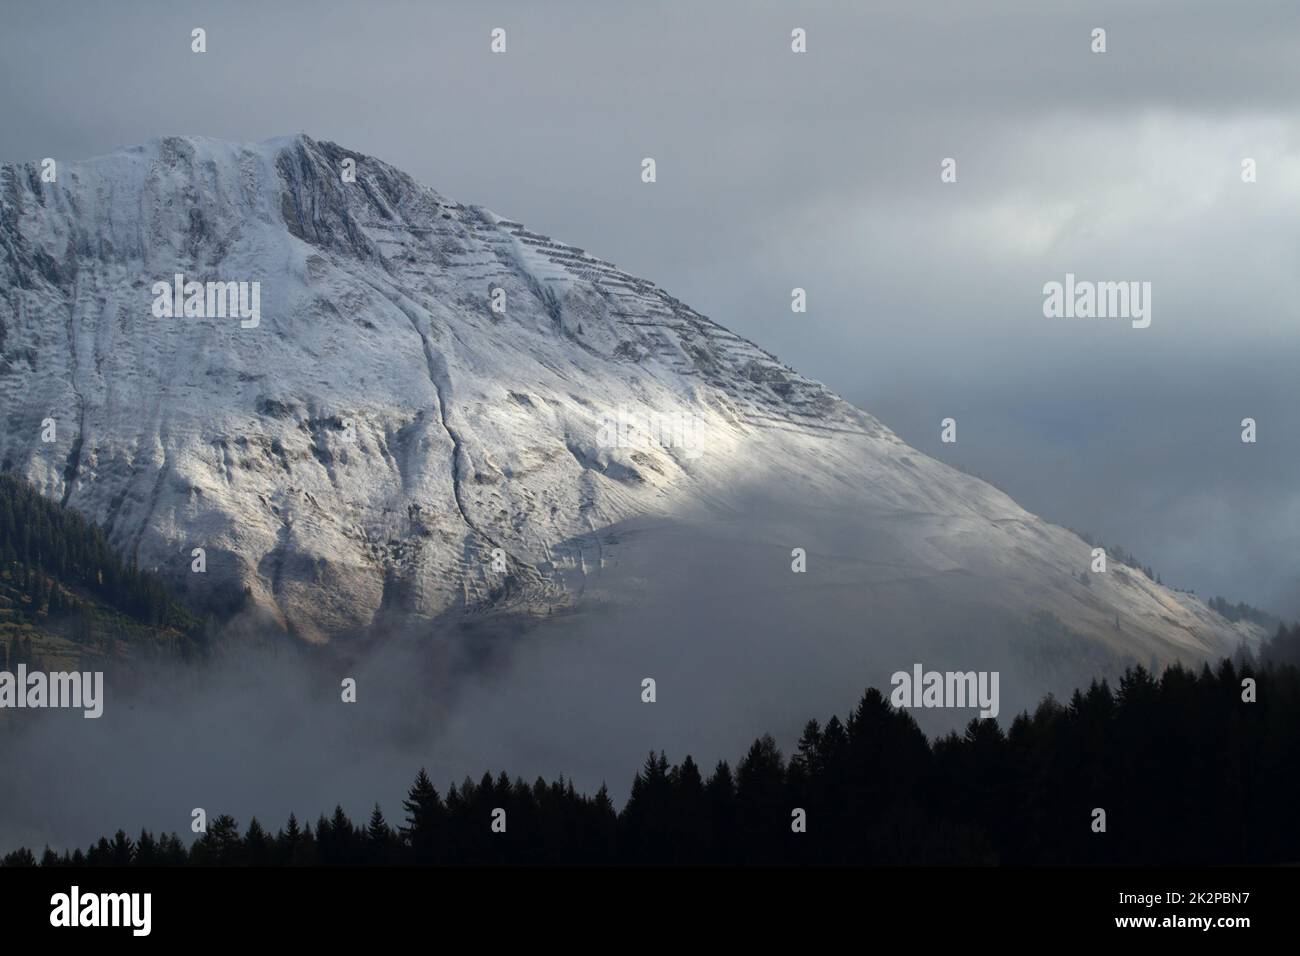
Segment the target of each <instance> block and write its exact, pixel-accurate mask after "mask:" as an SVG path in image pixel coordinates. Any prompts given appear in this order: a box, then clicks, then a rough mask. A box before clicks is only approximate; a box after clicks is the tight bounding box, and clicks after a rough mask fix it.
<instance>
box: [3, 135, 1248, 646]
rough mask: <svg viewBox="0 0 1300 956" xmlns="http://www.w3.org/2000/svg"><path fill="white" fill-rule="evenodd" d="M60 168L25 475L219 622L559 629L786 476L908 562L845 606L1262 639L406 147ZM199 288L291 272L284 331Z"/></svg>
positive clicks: (18, 252)
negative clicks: (210, 309)
mask: <svg viewBox="0 0 1300 956" xmlns="http://www.w3.org/2000/svg"><path fill="white" fill-rule="evenodd" d="M345 157H352V158H354V159H356V161H357V181H356V182H355V183H345V182H343V181H342V178H341V176H340V168H341V162H342V160H343V159H344V158H345ZM38 173H39V169H38V167H37V166H36V165H35V164H27V165H20V166H5V167H3V169H2V170H0V188H2V189H3V203H2V205H0V280H2V282H0V288H2V290H3V291H2V292H0V323H2V324H0V402H2V403H3V408H4V427H3V432H2V434H0V463H3V465H4V467H6V468H12V469H15V470H17V471H19V472H21V473H23V474H25V475H26V476H27V477H28V478H29V479H30V480H32V481H33V482H34V483H35V484H36V485H38V486H39V487H40V488H41V490H42V491H43V492H44V493H45V494H47V495H49V496H51V497H54V498H59V499H66V500H67V501H68V503H69V504H71V505H73V506H75V507H77V508H79V509H81V510H82V511H84V512H85V513H87V514H88V515H90V516H91V517H92V518H94V519H95V520H96V521H98V522H100V523H102V524H103V525H104V526H105V527H106V528H107V529H108V530H109V533H110V537H111V540H112V542H113V543H114V545H115V546H116V547H118V548H120V549H121V550H122V551H123V552H125V553H127V554H128V555H132V556H135V557H136V558H137V559H138V561H139V562H140V564H141V565H143V566H148V567H155V568H158V569H160V570H162V571H163V572H164V573H167V574H169V575H170V576H172V577H173V579H174V580H176V581H177V582H178V584H179V585H181V586H182V587H185V588H186V590H187V592H188V594H189V596H190V597H191V599H193V600H195V601H197V602H200V603H201V602H203V601H204V600H209V601H217V600H221V601H229V600H230V596H231V595H232V594H238V593H240V592H242V590H243V589H244V588H247V589H248V590H249V592H250V593H251V596H252V599H253V601H254V603H255V605H256V606H257V607H259V608H261V609H262V610H264V611H265V612H266V613H267V614H269V615H270V616H272V617H274V618H275V619H276V620H278V621H279V622H280V623H281V624H283V625H285V626H291V628H292V630H293V632H294V633H295V634H297V635H298V636H300V637H303V638H305V639H307V640H312V641H325V640H329V639H331V638H336V637H339V636H341V635H347V634H352V633H356V632H359V631H361V630H363V629H365V628H366V627H368V626H370V625H371V624H372V623H373V622H374V621H375V620H376V618H377V616H378V615H381V614H382V613H384V612H387V611H388V610H400V611H403V612H408V613H410V614H414V615H418V616H423V617H427V618H429V619H431V620H432V619H437V618H439V617H442V616H446V615H451V616H455V615H460V614H465V613H478V612H482V611H483V610H485V609H487V608H500V607H503V606H505V607H511V608H514V609H522V610H526V611H530V612H535V613H545V612H546V611H548V610H551V609H555V608H559V607H564V606H566V605H570V604H572V603H573V602H574V601H576V600H578V595H579V593H580V592H581V590H582V587H583V584H582V577H583V573H584V571H583V569H584V568H585V571H586V573H587V574H599V567H600V562H599V561H597V562H595V563H594V564H593V562H592V560H591V554H592V553H593V544H598V542H599V532H600V531H601V529H607V528H610V527H612V526H615V525H618V524H619V523H621V522H627V521H629V520H632V519H636V520H637V521H639V522H642V523H645V522H651V523H653V521H654V520H655V519H656V518H662V519H663V520H664V521H665V522H669V521H677V520H680V519H681V518H682V517H683V516H684V515H690V516H691V520H692V521H694V522H701V523H708V522H709V521H710V520H717V521H718V522H723V523H725V522H727V521H729V520H731V517H732V516H733V515H734V513H735V511H736V509H737V508H738V507H741V503H740V498H739V494H740V489H742V488H747V487H749V486H751V485H752V484H753V483H754V481H756V480H759V481H761V483H762V484H763V486H764V487H765V488H767V489H769V490H771V489H777V490H781V489H784V490H785V491H784V493H786V494H788V495H789V496H790V498H791V500H792V501H797V502H798V503H799V505H800V506H801V507H808V508H813V509H816V510H818V511H819V512H820V513H827V512H830V513H835V512H842V513H843V514H844V515H845V516H846V517H847V516H849V515H851V516H852V517H853V520H854V522H858V523H865V527H866V528H867V529H868V531H867V532H864V534H867V533H868V532H869V537H870V538H871V540H872V541H876V542H879V543H880V544H879V545H878V546H879V547H881V548H882V549H883V550H882V553H881V554H874V553H860V554H851V553H850V554H845V555H842V556H841V557H842V559H837V560H836V561H826V560H823V561H820V562H819V568H820V569H822V570H823V572H824V573H826V574H827V575H829V576H830V577H831V578H833V579H836V580H839V581H840V582H841V583H842V584H843V585H844V586H845V587H853V586H855V585H861V584H863V583H864V582H867V581H871V580H885V579H887V578H888V577H889V575H891V574H893V575H898V576H901V577H905V578H906V579H907V580H909V581H920V582H924V586H925V587H929V588H933V589H935V591H936V593H938V592H939V591H942V590H943V589H945V588H950V587H951V586H952V584H951V582H952V581H953V580H954V576H960V577H962V578H963V580H965V581H967V582H972V581H973V582H975V585H974V586H969V585H968V584H967V585H963V587H964V588H967V589H968V590H969V591H970V593H972V594H977V595H979V599H980V600H982V601H986V602H988V603H989V604H990V605H993V606H997V607H1000V608H1006V609H1011V610H1014V611H1016V612H1017V613H1030V612H1034V611H1046V612H1050V613H1054V614H1057V615H1059V616H1060V617H1061V618H1062V619H1063V620H1065V621H1067V622H1068V623H1069V625H1070V627H1071V628H1073V629H1075V630H1077V631H1079V632H1080V633H1083V634H1085V635H1089V636H1092V637H1095V638H1096V639H1097V640H1100V641H1103V642H1105V643H1108V644H1110V645H1115V646H1117V647H1120V648H1122V649H1123V650H1124V651H1125V653H1129V654H1131V655H1135V656H1137V657H1138V659H1140V660H1142V661H1143V662H1144V663H1145V661H1146V659H1147V656H1148V655H1150V654H1155V655H1157V656H1159V657H1160V658H1161V659H1173V658H1175V657H1180V658H1182V659H1184V660H1190V659H1198V658H1200V657H1203V656H1206V655H1209V654H1213V653H1221V652H1228V651H1231V650H1233V649H1235V647H1236V646H1237V644H1238V643H1239V641H1240V640H1241V639H1242V638H1243V637H1247V638H1250V639H1254V638H1255V637H1256V636H1257V635H1255V634H1254V633H1253V632H1250V631H1249V629H1247V628H1245V627H1238V626H1233V625H1230V624H1229V623H1228V622H1226V621H1224V620H1223V619H1222V618H1220V617H1219V616H1218V615H1216V614H1214V613H1213V612H1211V611H1210V610H1209V609H1208V608H1206V607H1204V606H1203V605H1202V604H1201V603H1200V602H1198V601H1196V600H1195V599H1194V598H1192V597H1190V596H1187V595H1179V594H1175V593H1173V592H1171V591H1169V590H1167V589H1165V588H1162V587H1159V586H1157V585H1155V584H1154V583H1152V582H1150V581H1149V580H1147V579H1146V578H1145V576H1143V575H1142V574H1141V573H1140V572H1135V571H1133V570H1132V569H1124V568H1122V567H1120V566H1117V565H1112V571H1111V572H1110V573H1107V574H1105V575H1093V576H1092V579H1091V580H1090V582H1089V583H1088V584H1086V585H1085V584H1084V583H1082V582H1081V581H1080V580H1079V576H1080V575H1079V573H1080V571H1082V570H1086V569H1087V567H1088V564H1089V558H1090V548H1089V546H1088V545H1086V544H1085V543H1084V542H1083V541H1081V540H1080V539H1078V538H1077V537H1075V536H1074V535H1073V534H1071V533H1069V532H1067V531H1065V530H1064V529H1061V528H1058V527H1055V526H1053V525H1050V524H1047V523H1045V522H1043V521H1041V520H1040V519H1038V518H1036V517H1035V516H1033V515H1031V514H1029V513H1027V512H1026V511H1024V510H1023V509H1021V508H1020V507H1019V506H1018V505H1017V504H1016V503H1015V502H1014V501H1012V500H1011V499H1010V498H1008V497H1007V496H1006V495H1004V494H1002V493H1001V492H999V491H997V490H996V489H994V488H992V487H991V486H989V485H987V484H985V483H984V482H982V481H979V480H978V479H975V478H973V477H970V476H968V475H965V474H963V473H961V472H959V471H956V470H954V469H952V468H949V467H948V466H946V465H944V464H942V463H940V462H938V461H935V460H934V459H931V458H928V457H927V456H925V455H923V454H921V453H920V452H917V451H916V450H915V449H912V448H910V447H908V446H907V445H906V444H904V443H903V442H902V441H900V440H899V439H898V437H897V436H895V435H894V434H893V433H892V432H890V431H889V430H888V429H887V428H885V427H884V426H883V425H882V424H881V423H880V422H878V421H876V420H875V419H874V418H873V417H871V416H870V415H868V414H867V413H865V412H863V411H862V410H860V409H857V408H855V407H853V406H851V405H849V404H848V403H846V402H844V401H843V400H841V399H840V398H839V397H838V396H836V395H834V394H833V393H831V392H830V391H828V390H827V389H826V388H825V387H823V386H822V385H820V384H819V383H817V382H813V381H810V380H809V379H807V378H804V377H803V376H801V375H799V374H798V373H797V372H795V371H794V370H792V369H790V368H788V367H786V366H785V365H783V364H781V363H780V362H779V361H777V360H776V359H775V358H773V357H772V356H770V355H768V354H767V353H766V352H764V351H763V350H762V349H760V348H759V347H758V346H756V345H754V344H752V343H750V342H748V341H746V340H744V339H742V338H740V337H739V336H736V335H734V334H733V333H731V332H729V331H728V330H727V329H725V328H723V327H722V326H720V325H718V324H716V323H714V322H712V321H711V320H709V319H708V318H706V317H704V316H702V315H700V314H698V313H697V312H695V311H694V310H692V309H690V308H689V307H688V306H686V305H685V304H683V303H681V302H679V301H677V300H676V299H674V298H673V297H671V296H670V295H668V294H667V293H665V292H663V291H662V290H660V289H659V288H658V287H656V286H655V285H654V284H653V283H650V282H647V281H646V280H643V279H640V278H638V277H635V276H631V275H628V274H627V273H625V272H623V271H621V270H619V269H618V268H617V267H615V266H613V265H611V264H610V263H608V262H605V261H603V260H600V259H597V258H595V257H593V256H590V255H588V254H586V253H585V252H583V251H581V250H578V249H575V248H573V247H570V246H567V245H565V244H563V243H560V242H557V241H555V240H552V239H549V238H547V237H545V236H542V235H540V234H538V233H535V232H532V231H530V230H528V229H527V228H525V227H524V226H522V225H520V224H518V223H515V222H513V221H512V220H508V219H503V218H501V217H499V216H497V215H496V214H494V213H491V212H489V211H487V210H484V209H480V208H477V207H471V206H463V205H461V204H459V203H456V202H453V201H451V200H448V199H446V198H444V197H442V196H440V195H439V194H438V193H436V192H434V191H433V190H432V189H429V188H427V187H425V186H422V185H420V184H419V183H416V182H415V181H414V180H412V179H411V178H410V177H408V176H406V175H405V174H404V173H402V172H400V171H399V170H397V169H394V168H393V167H391V166H388V165H387V164H384V163H382V162H380V161H378V160H375V159H373V158H370V157H367V156H364V155H362V154H359V153H355V152H351V151H348V150H345V149H343V148H341V147H339V146H336V145H334V144H332V143H325V142H317V141H314V140H312V139H311V138H309V137H306V136H293V137H283V138H278V139H274V140H268V141H266V142H264V143H260V144H253V145H237V144H232V143H226V142H222V141H218V140H212V139H203V138H197V137H185V138H178V137H171V138H165V139H161V140H155V141H152V142H150V143H148V144H145V145H143V146H138V147H132V148H129V149H124V150H120V151H118V152H116V153H113V154H111V155H109V156H105V157H101V158H97V159H92V160H87V161H85V162H80V163H68V164H62V165H61V167H60V169H59V174H58V181H57V183H49V184H43V183H41V182H40V180H39V175H38ZM175 273H182V274H184V276H185V277H186V279H187V280H191V279H192V280H196V281H209V280H212V281H257V282H260V284H261V303H262V305H261V314H262V315H261V323H260V325H259V326H258V327H257V328H255V329H241V328H240V326H239V322H238V320H237V319H185V318H177V319H155V318H154V317H153V316H152V315H151V312H150V306H151V303H152V295H151V294H150V287H151V285H152V284H153V283H154V282H156V281H168V282H170V281H171V277H172V276H173V275H174V274H175ZM497 288H499V289H503V290H504V291H505V296H506V309H505V313H504V314H496V313H494V312H493V311H492V309H491V306H490V297H491V295H492V290H493V289H497ZM629 413H630V414H631V415H632V416H633V417H634V418H641V419H649V418H650V417H651V416H659V417H661V418H669V419H674V420H689V421H691V422H693V423H698V428H699V429H700V431H699V436H700V438H701V444H700V449H699V450H700V454H699V455H698V456H690V455H688V454H685V453H684V450H683V449H682V448H673V447H656V448H648V449H647V448H638V447H609V446H608V443H602V441H601V440H600V438H601V425H602V422H603V421H605V420H607V419H608V418H609V417H614V416H617V415H619V414H624V415H626V414H629ZM47 417H52V418H54V419H55V420H56V421H57V423H58V440H57V442H55V443H53V444H44V443H42V442H41V441H40V437H39V435H40V430H41V421H42V420H43V419H45V418H47ZM710 516H712V518H711V517H710ZM747 533H748V536H749V537H748V538H747V540H748V542H749V543H748V544H747V545H744V546H757V545H758V542H760V541H761V542H765V543H766V544H770V545H771V546H772V547H773V548H774V553H777V554H778V555H779V554H782V553H784V554H788V552H789V549H790V548H791V547H794V546H798V544H799V542H798V541H797V540H792V538H795V539H797V538H798V529H797V528H788V529H782V530H781V531H779V532H778V531H777V530H776V529H775V528H770V529H769V528H764V527H763V526H762V525H761V523H760V524H759V525H757V526H755V525H753V524H752V523H751V525H750V526H749V528H748V531H747ZM195 547H203V548H205V549H206V551H207V567H208V572H207V574H206V576H205V577H204V578H203V579H202V580H201V581H199V580H195V579H196V578H197V576H195V575H191V574H190V573H189V565H190V560H191V559H190V552H191V549H192V548H195ZM497 549H500V552H502V553H503V554H504V556H505V559H506V561H507V567H508V572H507V573H508V576H509V584H510V586H509V587H504V585H505V583H506V575H504V574H502V573H500V572H497V571H494V570H493V554H494V551H495V550H497ZM886 554H887V559H886V557H885V555H886ZM882 576H883V577H882ZM1117 617H1118V618H1119V619H1120V623H1121V627H1120V628H1119V630H1116V628H1115V626H1114V624H1115V619H1116V618H1117Z"/></svg>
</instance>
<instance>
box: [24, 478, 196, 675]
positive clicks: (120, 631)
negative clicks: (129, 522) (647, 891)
mask: <svg viewBox="0 0 1300 956" xmlns="http://www.w3.org/2000/svg"><path fill="white" fill-rule="evenodd" d="M52 635H54V636H57V637H59V638H63V639H65V640H67V641H69V642H71V644H72V645H73V646H74V647H75V648H76V649H77V651H78V652H79V653H80V654H91V655H98V656H112V655H113V654H114V653H116V652H117V651H119V650H124V649H130V650H132V651H143V650H150V651H159V650H163V651H167V652H173V653H177V654H180V655H181V656H184V657H187V658H188V657H191V656H194V655H195V654H196V653H198V652H201V650H202V648H203V641H204V635H203V631H202V628H201V626H200V622H199V621H198V620H197V619H196V618H195V616H194V615H193V614H192V613H190V611H189V610H188V609H187V608H186V607H185V606H184V604H182V603H181V602H180V601H179V600H177V599H176V598H175V597H174V596H173V595H172V594H171V593H170V592H169V590H168V589H167V587H166V585H165V584H164V583H163V581H162V579H161V578H160V577H159V576H158V575H156V574H153V573H151V572H149V571H145V570H141V569H139V568H137V567H136V566H135V565H134V564H131V563H128V562H126V561H124V560H123V559H122V557H121V556H119V555H118V553H117V552H116V551H114V550H113V548H112V546H111V545H110V544H109V542H108V538H107V537H106V535H105V534H104V531H103V530H102V529H101V528H99V527H98V526H96V525H95V524H94V523H93V522H91V521H88V520H87V519H86V518H85V517H84V516H83V515H82V514H81V513H80V512H78V511H77V510H75V509H73V508H68V507H65V506H63V505H61V504H59V503H58V502H56V501H50V500H49V499H47V498H45V497H43V496H42V495H41V494H40V493H39V492H38V491H37V490H36V489H35V488H34V487H32V485H30V484H29V483H27V482H26V481H23V480H22V479H21V478H19V477H17V476H15V475H11V474H4V473H0V668H4V667H13V666H15V665H17V664H19V663H25V664H28V665H29V666H32V667H40V666H43V664H44V663H46V662H45V661H44V660H43V658H42V646H43V645H45V644H48V643H49V638H50V637H51V636H52Z"/></svg>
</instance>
